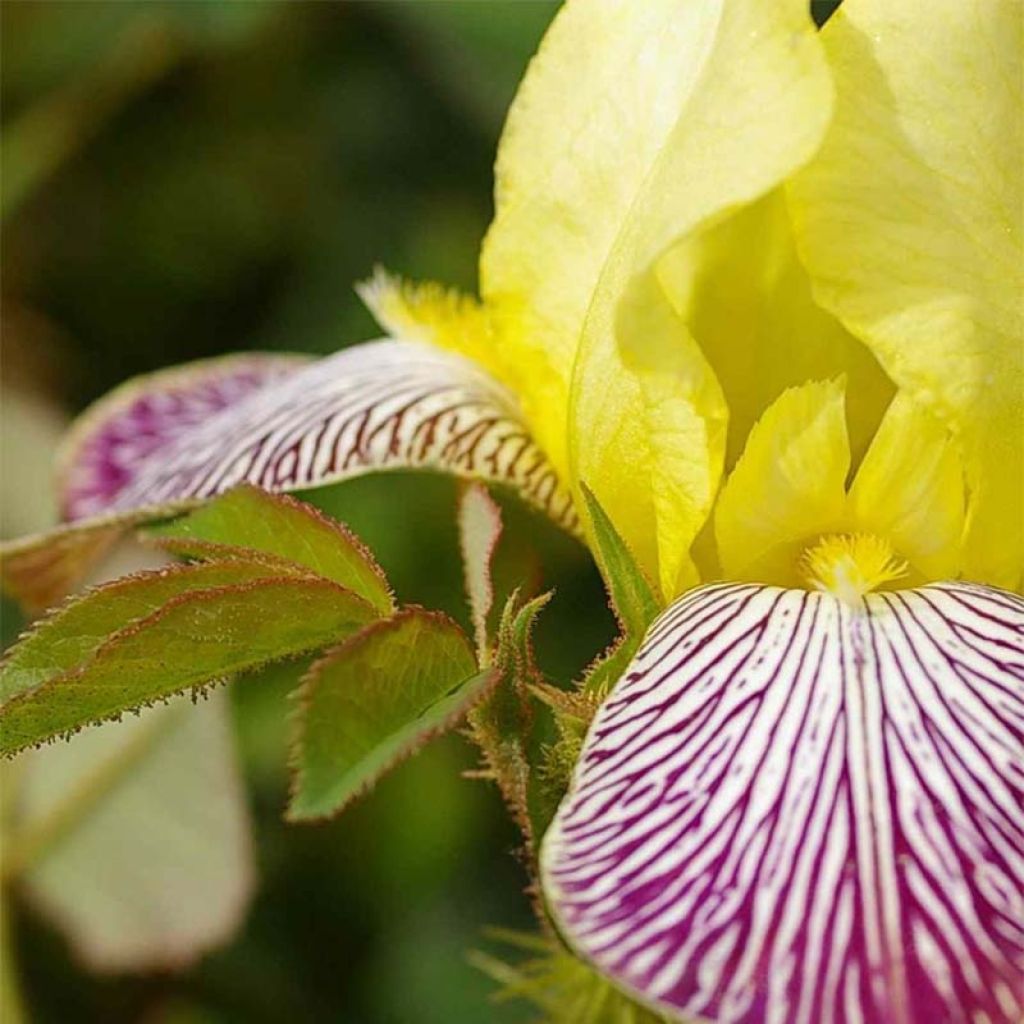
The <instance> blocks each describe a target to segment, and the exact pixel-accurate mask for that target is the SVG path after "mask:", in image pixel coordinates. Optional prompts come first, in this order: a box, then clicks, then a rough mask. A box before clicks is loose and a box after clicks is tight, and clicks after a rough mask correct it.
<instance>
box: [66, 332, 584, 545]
mask: <svg viewBox="0 0 1024 1024" xmlns="http://www.w3.org/2000/svg"><path fill="white" fill-rule="evenodd" d="M247 359H248V360H260V357H245V356H238V357H233V359H232V360H230V361H227V362H225V363H223V364H219V365H218V364H215V365H214V366H213V370H214V373H215V375H216V376H215V377H213V378H208V377H206V376H205V375H204V374H203V373H202V372H201V371H202V364H200V366H199V368H198V369H196V370H190V368H184V369H183V370H179V371H174V373H175V374H176V376H172V377H170V378H169V379H168V378H166V377H165V375H163V374H156V375H154V376H153V377H151V378H144V379H143V380H142V381H141V382H139V383H136V384H133V385H129V386H128V388H127V390H126V391H125V392H124V393H123V395H122V394H119V393H115V394H114V395H112V396H111V397H110V398H109V399H106V400H104V401H102V402H101V403H100V404H99V406H98V407H97V408H96V409H95V410H94V411H92V412H90V413H87V414H86V418H85V420H84V425H83V427H82V428H80V429H79V430H78V431H76V436H75V437H74V439H73V443H72V445H71V446H70V448H69V452H68V454H67V455H66V456H65V459H64V462H65V465H66V466H67V467H68V468H67V470H66V476H65V480H66V483H65V488H64V507H65V508H66V509H67V512H68V515H69V517H71V518H76V519H77V518H79V517H82V516H85V515H95V514H98V513H106V514H109V513H123V512H130V511H132V510H134V509H140V508H146V507H148V506H153V507H164V506H167V505H168V504H170V503H173V502H177V501H182V500H187V499H197V498H209V497H212V496H214V495H216V494H220V493H222V492H223V491H225V490H227V489H229V488H230V487H232V486H234V485H235V484H239V483H251V484H255V485H257V486H259V487H263V488H265V489H266V490H270V491H290V490H299V489H305V488H311V487H317V486H320V485H324V484H330V483H335V482H338V481H340V480H344V479H347V478H349V477H353V476H358V475H361V474H365V473H368V472H372V471H374V470H381V469H402V468H427V469H436V470H445V471H449V472H452V473H455V474H457V475H460V476H464V477H472V478H482V479H485V480H489V481H493V482H497V483H504V484H508V485H510V486H512V487H514V488H515V489H517V490H518V491H520V492H521V493H522V494H523V495H524V497H525V498H526V499H527V500H528V501H530V502H531V503H532V504H534V505H535V506H537V507H538V508H541V509H542V510H544V511H545V512H547V513H548V514H549V515H550V516H551V517H552V518H553V519H554V520H555V521H556V522H558V523H560V524H562V525H564V526H567V527H568V528H570V529H572V528H575V521H576V520H575V514H574V512H573V509H572V503H571V500H570V498H569V496H568V493H567V492H566V491H565V490H564V489H563V488H562V486H561V484H560V482H559V480H558V477H557V476H556V474H555V472H554V470H553V469H552V467H551V466H550V464H549V463H548V461H547V459H546V458H545V456H544V454H543V453H542V452H541V451H540V449H539V448H538V447H537V446H536V445H535V444H534V442H533V441H532V439H531V438H530V436H529V434H528V433H527V432H526V429H525V427H524V426H523V423H522V420H521V419H520V417H519V413H518V406H517V403H516V400H515V399H514V398H513V396H512V395H511V394H510V393H509V392H508V391H507V390H506V389H505V388H504V387H502V385H500V384H499V383H498V382H496V381H495V380H493V379H492V378H491V377H490V376H489V375H487V374H486V373H484V372H483V371H482V370H480V369H479V368H477V367H476V366H475V365H474V364H473V363H471V362H469V361H468V360H466V359H464V358H462V357H460V356H458V355H455V354H453V353H450V352H445V351H442V350H439V349H434V348H431V347H429V346H426V345H421V344H417V343H415V342H405V341H397V340H384V341H375V342H367V343H366V344H362V345H356V346H353V347H352V348H348V349H343V350H342V351H340V352H338V353H336V354H334V355H332V356H329V357H327V358H325V359H321V360H318V361H316V362H313V363H309V364H307V365H298V366H297V365H296V364H295V363H293V362H289V363H287V364H285V363H283V362H282V360H280V359H276V360H275V359H273V358H269V359H268V358H267V357H263V359H262V360H260V361H253V362H250V363H247ZM221 366H224V367H233V368H238V369H239V370H240V371H248V373H249V375H248V376H247V377H246V378H245V379H244V380H242V379H241V374H240V373H236V374H234V375H232V374H227V373H223V372H222V371H221ZM261 372H262V373H263V379H262V380H258V379H257V378H258V376H259V374H260V373H261ZM168 384H170V385H173V386H169V387H168V386H166V385H168Z"/></svg>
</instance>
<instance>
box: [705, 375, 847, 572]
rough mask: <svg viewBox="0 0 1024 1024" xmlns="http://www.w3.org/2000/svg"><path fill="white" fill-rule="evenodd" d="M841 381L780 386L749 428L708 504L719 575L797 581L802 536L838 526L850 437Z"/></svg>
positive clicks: (811, 535) (840, 517)
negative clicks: (715, 501)
mask: <svg viewBox="0 0 1024 1024" xmlns="http://www.w3.org/2000/svg"><path fill="white" fill-rule="evenodd" d="M843 392H844V382H843V381H841V380H839V381H815V382H812V383H810V384H804V385H802V386H801V387H797V388H790V389H789V390H788V391H786V392H784V393H783V394H782V395H781V396H780V397H779V398H778V399H777V400H776V401H775V402H774V403H772V405H771V406H770V407H769V408H768V411H767V412H766V413H765V414H764V415H763V416H762V417H761V419H760V420H758V422H757V424H756V425H755V426H754V429H753V430H752V431H751V432H750V437H749V438H748V439H747V445H746V447H745V448H744V449H743V454H742V455H741V456H740V459H739V461H738V462H737V463H736V468H735V469H733V471H732V473H731V474H730V476H729V479H728V481H727V482H726V484H725V487H723V488H722V493H721V495H720V496H719V498H718V505H717V507H716V509H715V539H716V540H717V542H718V553H719V557H720V559H721V563H722V569H723V571H724V573H725V576H726V578H727V579H733V580H735V579H744V580H758V581H761V582H770V583H777V584H780V585H783V586H786V585H789V586H798V585H800V584H799V580H800V577H799V574H798V566H797V559H798V558H799V555H800V552H801V551H802V550H803V547H804V542H805V541H806V540H807V539H808V538H813V537H815V536H816V535H818V534H821V533H827V532H829V531H832V530H840V529H842V528H843V521H844V514H845V509H846V476H847V473H848V472H849V469H850V445H849V440H848V438H847V434H846V417H845V413H844V409H843Z"/></svg>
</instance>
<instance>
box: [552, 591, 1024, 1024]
mask: <svg viewBox="0 0 1024 1024" xmlns="http://www.w3.org/2000/svg"><path fill="white" fill-rule="evenodd" d="M863 602H864V603H863V604H862V605H860V606H858V607H853V606H850V605H847V604H845V603H843V602H841V601H839V600H837V599H836V598H834V597H832V596H830V595H827V594H823V593H810V592H804V591H797V590H781V589H778V588H774V587H763V586H745V585H719V586H710V587H704V588H701V589H699V590H696V591H692V592H691V593H690V594H688V595H687V596H686V597H685V598H683V599H681V600H679V601H677V602H676V603H675V604H674V605H673V606H672V607H670V608H669V609H668V610H667V611H666V612H665V613H664V614H663V615H662V616H661V618H660V619H659V620H658V621H657V622H656V623H655V624H654V626H653V627H652V629H651V631H650V633H649V634H648V636H647V639H646V641H645V642H644V644H643V646H642V647H641V649H640V651H639V652H638V654H637V656H636V658H635V659H634V661H633V663H632V664H631V665H630V667H629V669H628V670H627V672H626V673H625V675H624V676H623V677H622V679H621V680H620V682H619V683H618V685H617V686H616V687H615V689H614V690H613V691H612V693H611V695H610V697H609V699H608V700H607V701H606V702H605V704H604V705H603V706H602V708H601V709H600V711H599V712H598V714H597V716H596V718H595V720H594V722H593V725H592V726H591V729H590V732H589V735H588V737H587V740H586V743H585V745H584V748H583V753H582V756H581V758H580V761H579V764H578V766H577V769H576V774H575V779H574V783H573V786H572V788H571V790H570V793H569V795H568V796H567V797H566V799H565V801H564V802H563V804H562V806H561V808H560V810H559V812H558V815H557V817H556V819H555V822H554V824H553V826H552V828H551V829H550V830H549V832H548V835H547V836H546V837H545V842H544V848H543V855H542V871H543V880H544V887H545V892H546V895H547V898H548V901H549V904H550V906H551V909H552V911H553V913H554V916H555V918H556V920H557V922H558V923H559V925H560V927H561V928H562V930H563V933H564V935H565V937H566V939H567V940H568V941H569V943H570V944H571V945H572V946H573V947H574V948H575V949H576V950H577V951H578V952H579V953H580V954H581V955H583V956H584V957H585V958H587V959H589V960H591V961H592V962H593V963H594V964H595V965H596V966H597V967H598V968H600V969H601V970H602V971H604V972H605V973H606V974H608V975H609V976H610V977H611V978H612V979H613V980H614V981H615V982H617V983H618V984H619V985H621V986H622V987H623V988H624V989H626V990H627V991H629V992H631V993H632V994H633V995H635V996H636V997H637V998H638V999H639V1000H641V1001H643V1002H645V1003H646V1004H648V1005H650V1006H651V1007H653V1008H655V1009H657V1010H659V1011H660V1012H662V1013H665V1014H666V1015H668V1016H669V1017H670V1018H671V1019H678V1020H707V1021H714V1022H719V1024H725V1022H729V1024H761V1022H764V1024H768V1022H777V1024H798V1022H803V1024H833V1022H834V1024H860V1022H864V1024H940V1022H941V1024H958V1022H964V1024H1019V1022H1020V1021H1021V1020H1022V1019H1024V601H1022V600H1021V599H1020V598H1019V597H1016V596H1014V595H1011V594H1008V593H1004V592H1002V591H997V590H994V589H989V588H985V587H979V586H972V585H968V584H937V585H934V586H929V587H925V588H922V589H919V590H911V591H895V592H888V593H874V594H869V595H867V597H865V598H864V599H863Z"/></svg>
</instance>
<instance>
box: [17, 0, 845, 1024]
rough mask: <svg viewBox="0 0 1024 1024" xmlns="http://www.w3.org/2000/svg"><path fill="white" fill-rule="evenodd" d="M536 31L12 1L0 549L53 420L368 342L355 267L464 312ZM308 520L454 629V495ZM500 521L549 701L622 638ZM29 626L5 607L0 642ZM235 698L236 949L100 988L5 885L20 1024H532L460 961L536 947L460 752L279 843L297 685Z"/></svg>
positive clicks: (258, 11) (542, 555)
mask: <svg viewBox="0 0 1024 1024" xmlns="http://www.w3.org/2000/svg"><path fill="white" fill-rule="evenodd" d="M556 6H557V5H556V4H554V3H551V2H547V0H514V2H508V0H480V2H404V3H398V2H383V0H382V2H374V3H369V2H364V3H358V2H350V3H344V2H339V3H334V2H317V3H313V2H293V3H284V2H280V3H271V2H266V3H264V2H260V0H232V2H205V0H190V2H184V0H183V2H177V3H162V2H96V0H72V2H40V0H5V2H4V3H3V4H2V6H0V29H2V55H0V56H2V95H0V113H2V129H3V150H2V248H3V268H2V269H3V279H2V288H3V305H2V313H3V349H2V370H3V387H4V394H3V411H2V428H3V432H2V437H0V470H2V477H0V518H2V528H3V532H4V534H5V535H7V536H11V535H14V534H18V533H21V532H24V531H26V530H29V529H34V528H38V527H40V526H42V525H45V523H46V521H47V518H48V517H50V516H52V515H53V512H52V504H51V497H50V490H49V484H48V479H49V456H50V453H51V451H52V447H53V444H54V440H55V438H56V436H57V435H58V434H59V431H60V429H61V428H62V425H63V422H64V421H65V419H66V417H67V416H69V415H72V414H74V413H75V412H77V411H80V410H81V409H82V408H83V407H84V406H85V405H86V404H87V403H88V402H89V401H90V400H92V399H94V398H96V397H98V396H99V395H100V394H102V393H103V392H104V391H106V390H107V389H109V388H110V387H112V386H113V385H115V384H116V383H118V382H119V381H121V380H123V379H125V378H126V377H129V376H132V375H135V374H139V373H145V372H147V371H149V370H153V369H156V368H159V367H162V366H165V365H168V364H172V363H178V362H183V361H186V360H190V359H196V358H201V357H204V356H210V355H215V354H219V353H223V352H229V351H234V350H242V349H251V348H258V349H270V350H278V349H280V350H299V351H308V352H320V353H327V352H331V351H334V350H335V349H337V348H339V347H341V346H343V345H347V344H351V343H353V342H356V341H360V340H364V339H366V338H369V337H372V336H374V334H375V328H374V325H373V323H372V321H371V319H370V317H369V316H368V314H367V313H366V311H365V310H364V309H363V307H362V306H361V304H360V303H359V301H358V299H357V298H356V296H355V294H354V292H353V290H352V284H353V282H355V281H357V280H360V279H361V278H363V277H366V276H367V275H368V274H369V273H370V272H371V271H372V269H373V267H374V265H375V264H377V263H382V264H384V265H385V266H387V267H388V268H389V269H391V270H393V271H396V272H398V273H401V274H403V275H407V276H409V277H412V278H429V279H437V280H441V281H444V282H446V283H449V284H453V285H458V286H460V287H463V288H465V289H468V290H473V289H474V288H475V284H476V253H477V251H478V248H479V242H480V239H481V238H482V235H483V232H484V230H485V228H486V225H487V223H488V221H489V219H490V216H491V212H492V208H491V167H492V161H493V156H494V150H495V145H496V142H497V139H498V134H499V131H500V127H501V122H502V119H503V116H504V111H505V109H506V107H507V105H508V102H509V100H510V99H511V97H512V95H513V92H514V90H515V86H516V83H517V81H518V79H519V78H520V76H521V74H522V71H523V69H524V67H525V65H526V63H527V61H528V59H529V56H530V54H531V53H532V52H533V50H534V49H535V47H536V44H537V42H538V40H539V39H540V37H541V35H542V33H543V30H544V28H545V26H546V25H547V23H548V21H549V20H550V18H551V16H552V14H553V12H554V9H555V7H556ZM832 6H835V4H834V3H825V4H819V5H817V7H818V9H817V11H816V13H817V14H819V15H823V14H824V13H826V12H827V9H828V8H830V7H832ZM311 497H315V500H316V501H317V502H318V503H320V504H321V505H323V506H324V507H326V508H327V509H328V510H329V511H331V512H332V513H333V514H336V515H338V517H339V518H342V519H344V520H346V521H347V522H349V523H350V524H351V525H352V526H353V527H354V528H355V529H356V530H357V532H359V533H360V534H361V535H362V537H363V538H364V539H365V540H366V541H367V542H368V543H369V544H370V546H371V547H372V548H373V549H374V550H375V552H376V553H377V554H378V557H379V558H380V560H381V562H382V564H383V565H384V567H385V569H386V570H387V571H388V573H389V575H390V577H391V579H392V581H393V583H394V585H395V587H396V590H397V592H398V594H399V596H400V598H401V599H402V600H403V601H416V602H419V603H422V604H424V605H427V606H428V607H435V608H443V609H445V610H447V611H448V612H449V613H451V614H453V615H455V616H456V617H458V618H460V619H461V620H462V621H464V622H465V619H466V614H465V608H464V602H463V598H462V595H461V588H460V568H459V565H458V562H457V556H456V537H455V530H454V525H453V521H452V512H453V507H454V489H453V485H452V484H451V483H450V482H448V481H446V480H443V479H440V478H436V477H430V476H426V475H420V474H408V475H398V476H392V477H377V478H368V479H365V480H360V481H355V482H352V483H349V484H345V485H343V486H340V487H337V488H333V489H330V490H328V491H324V492H318V493H317V495H315V496H311ZM507 514H508V527H507V529H508V545H507V551H508V553H507V554H506V556H505V557H506V562H507V568H508V571H509V572H512V571H516V572H518V573H519V574H521V575H522V576H523V577H524V578H528V579H529V580H530V581H531V582H532V585H534V586H537V587H539V586H544V587H547V586H553V587H555V588H556V598H555V601H554V602H553V604H552V606H551V609H550V611H549V612H548V613H547V614H546V615H545V617H544V619H543V621H542V624H541V627H540V636H539V655H540V659H541V663H542V665H543V667H544V668H545V669H546V670H547V671H548V672H549V673H550V674H551V675H552V677H553V678H555V679H558V680H560V681H562V682H567V681H569V680H570V679H571V678H572V677H573V675H574V674H576V673H578V672H579V671H580V670H581V668H582V667H583V666H584V665H585V664H586V662H587V661H588V660H589V658H590V657H591V656H592V655H594V654H595V653H597V652H598V651H600V650H601V649H602V647H603V646H604V645H605V644H606V643H607V642H608V641H609V639H610V638H611V636H612V634H613V627H612V622H611V618H610V616H609V614H608V611H607V608H606V606H605V603H604V599H603V596H602V591H601V587H600V584H599V581H598V578H597V576H596V574H595V572H594V570H593V567H592V565H591V564H590V562H589V559H588V558H587V557H586V555H585V553H584V552H583V550H582V549H581V548H580V547H579V546H578V545H576V544H575V543H574V542H572V541H570V540H568V539H567V538H565V537H562V536H560V535H559V534H557V533H556V532H555V531H554V530H553V529H552V528H550V527H549V526H547V524H545V523H543V522H541V521H539V520H538V519H537V518H535V517H534V516H532V515H531V514H529V513H526V512H525V511H523V510H522V509H519V508H517V507H515V506H514V505H508V506H507ZM22 625H23V620H22V619H21V618H20V616H19V614H18V612H17V611H16V609H14V608H13V607H12V606H10V605H9V604H5V605H4V607H3V634H4V638H5V640H7V641H9V640H10V639H11V638H12V637H13V636H15V635H16V634H17V632H18V630H19V629H20V628H21V627H22ZM245 683H246V684H245V685H236V686H235V687H234V688H233V689H232V693H231V700H232V712H233V717H234V723H235V726H236V734H237V743H238V748H239V754H240V757H241V761H242V765H243V771H244V777H245V781H246V792H247V798H248V802H249V806H250V810H251V814H252V818H253V831H254V835H255V856H256V863H257V870H258V876H259V882H258V890H257V894H256V897H255V899H254V901H253V903H252V906H251V908H250V910H249V912H248V914H247V916H246V919H245V922H244V925H243V926H242V928H241V931H240V932H239V933H238V935H237V936H236V938H235V939H234V940H233V941H232V942H230V943H229V944H228V945H227V946H225V947H224V948H222V949H221V950H219V951H216V952H214V953H211V954H209V955H207V956H206V957H204V958H203V959H202V960H201V961H200V962H199V963H198V964H196V965H194V966H192V967H190V968H188V969H187V970H185V971H183V972H169V971H158V972H150V973H144V974H141V975H124V974H113V975H96V974H94V973H90V972H89V971H87V970H85V969H84V968H83V967H82V965H81V964H80V962H79V960H78V959H77V958H76V956H75V951H74V949H73V948H72V947H71V946H70V945H69V944H68V942H67V941H66V939H65V937H64V936H63V935H62V933H61V932H59V931H57V930H55V929H54V928H53V927H52V926H51V925H50V924H49V923H48V922H47V921H46V920H44V918H43V917H42V916H41V915H39V914H38V913H36V912H35V910H34V909H33V906H32V905H31V903H30V901H28V900H26V899H24V898H23V897H22V896H21V895H20V894H19V892H18V890H17V889H16V888H15V889H14V890H13V891H12V892H11V893H10V898H9V899H8V900H7V901H6V904H7V911H8V919H9V921H8V923H9V925H10V944H9V946H8V948H7V951H6V955H5V960H6V962H5V964H4V968H5V972H7V971H12V970H14V971H16V972H17V975H18V977H19V978H20V985H21V989H22V992H23V996H24V1001H25V1003H26V1004H27V1006H28V1007H29V1008H30V1010H29V1017H30V1019H31V1020H38V1021H42V1022H49V1021H53V1022H57V1021H60V1022H65V1021H71V1020H73V1021H76V1022H78V1021H102V1022H104V1024H106V1022H112V1024H113V1022H120V1021H147V1022H150V1021H152V1022H168V1024H170V1022H175V1024H177V1022H182V1024H185V1022H220V1021H224V1022H228V1021H231V1022H234V1021H239V1022H241V1021H245V1022H257V1024H258V1022H264V1021H266V1022H272V1021H273V1022H276V1021H285V1020H290V1021H345V1022H359V1024H384V1022H388V1024H460V1022H467V1024H469V1022H472V1024H477V1022H481V1021H491V1020H493V1021H499V1022H500V1021H510V1022H511V1021H519V1020H527V1019H532V1012H531V1011H530V1009H529V1008H528V1007H524V1006H518V1005H515V1004H498V1003H494V1002H490V1003H489V1002H487V999H488V995H489V993H492V992H493V991H494V984H493V983H492V982H491V981H490V980H489V979H488V978H486V977H485V976H484V975H483V974H482V973H480V972H479V971H478V970H476V969H475V968H474V967H473V966H471V964H470V963H469V962H468V960H467V958H466V951H467V950H469V949H471V948H474V947H477V948H479V947H481V946H487V944H488V943H487V940H486V939H485V938H483V937H482V935H481V930H482V929H483V928H484V927H485V926H487V925H501V926H505V927H512V928H527V929H529V928H531V926H532V922H531V917H530V909H529V904H528V900H527V899H526V897H525V896H524V895H523V891H522V890H523V886H524V883H525V881H526V879H525V875H524V874H523V872H522V870H521V868H520V866H519V864H518V862H517V860H516V858H515V855H514V851H515V848H516V846H517V843H518V839H517V836H516V833H515V831H514V829H513V827H512V826H511V824H510V823H509V822H508V821H507V819H506V817H505V815H504V813H503V810H502V807H501V805H500V801H499V799H498V797H497V794H496V792H495V791H494V790H493V788H491V787H490V786H489V785H488V784H486V783H482V782H479V781H468V780H466V779H463V778H462V777H461V773H462V772H463V771H464V770H465V769H467V768H471V767H472V766H473V763H474V758H473V754H472V751H471V750H470V749H469V748H468V747H467V746H466V745H465V743H464V742H463V741H462V740H461V739H460V738H458V737H449V738H448V739H446V740H444V741H442V742H440V743H438V744H436V745H435V746H433V747H431V748H430V749H429V750H427V751H425V752H424V753H422V754H421V755H419V756H418V757H417V758H416V759H414V760H413V761H411V762H409V763H407V764H406V765H405V766H403V767H402V768H400V769H399V770H398V771H396V772H395V773H394V774H393V775H392V776H390V777H389V778H387V779H386V780H385V781H384V782H383V783H382V784H381V785H380V786H379V787H378V789H377V790H376V791H375V792H374V793H373V794H372V795H371V796H370V797H369V798H368V799H366V800H364V801H363V802H361V803H360V804H359V805H358V806H357V807H355V808H354V809H352V810H351V811H350V812H348V813H347V814H346V815H345V816H344V817H343V818H342V819H340V820H338V821H336V822H333V823H331V824H328V825H323V826H319V827H315V828H312V827H288V826H285V825H284V824H283V822H282V820H281V812H282V809H283V806H284V802H285V798H286V792H287V772H286V768H285V758H286V754H285V751H286V731H287V726H286V721H285V719H286V707H287V704H286V699H285V695H286V693H287V691H288V690H289V689H290V687H291V686H293V685H294V678H293V677H292V676H290V675H289V673H288V672H287V671H282V672H280V673H278V674H277V676H276V677H273V676H270V677H265V678H261V679H259V680H252V681H245Z"/></svg>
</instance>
